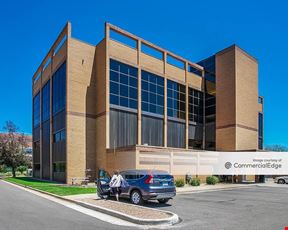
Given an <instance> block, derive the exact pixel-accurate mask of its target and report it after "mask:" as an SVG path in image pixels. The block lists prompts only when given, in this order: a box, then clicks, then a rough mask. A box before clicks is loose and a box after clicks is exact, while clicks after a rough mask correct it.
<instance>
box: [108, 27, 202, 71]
mask: <svg viewBox="0 0 288 230" xmlns="http://www.w3.org/2000/svg"><path fill="white" fill-rule="evenodd" d="M105 28H110V29H112V30H113V31H115V32H118V33H120V34H122V35H124V36H126V37H128V38H131V39H133V40H136V41H140V42H141V43H144V44H145V45H148V46H150V47H151V48H154V49H155V50H157V51H159V52H162V53H166V54H168V55H170V56H172V57H174V58H176V59H178V60H179V61H182V62H184V63H187V64H189V65H191V66H193V67H195V68H197V69H199V70H204V68H203V67H202V66H200V65H198V64H197V63H195V62H192V61H190V60H188V59H186V58H183V57H181V56H179V55H177V54H175V53H173V52H171V51H169V50H167V49H164V48H161V47H160V46H158V45H155V44H153V43H151V42H149V41H147V40H145V39H143V38H141V37H139V36H136V35H134V34H132V33H130V32H128V31H126V30H124V29H122V28H120V27H118V26H115V25H113V24H111V23H109V22H106V23H105Z"/></svg>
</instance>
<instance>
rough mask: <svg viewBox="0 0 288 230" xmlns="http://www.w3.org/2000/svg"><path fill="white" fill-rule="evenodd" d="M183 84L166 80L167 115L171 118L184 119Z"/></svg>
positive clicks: (184, 98) (184, 97) (184, 100)
mask: <svg viewBox="0 0 288 230" xmlns="http://www.w3.org/2000/svg"><path fill="white" fill-rule="evenodd" d="M185 92H186V90H185V86H184V85H181V84H179V83H177V82H174V81H171V80H167V115H168V117H172V118H179V119H183V120H185V118H186V117H185V115H186V96H185V95H186V93H185Z"/></svg>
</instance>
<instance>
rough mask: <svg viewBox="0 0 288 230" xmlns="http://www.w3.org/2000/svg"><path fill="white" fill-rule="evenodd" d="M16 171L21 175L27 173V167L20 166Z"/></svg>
mask: <svg viewBox="0 0 288 230" xmlns="http://www.w3.org/2000/svg"><path fill="white" fill-rule="evenodd" d="M17 171H18V172H20V173H21V174H22V175H23V173H24V172H26V171H27V166H25V165H21V166H19V167H18V168H17Z"/></svg>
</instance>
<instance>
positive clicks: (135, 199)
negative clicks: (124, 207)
mask: <svg viewBox="0 0 288 230" xmlns="http://www.w3.org/2000/svg"><path fill="white" fill-rule="evenodd" d="M130 201H131V203H132V204H136V205H140V204H143V199H142V195H141V193H140V191H138V190H134V191H132V192H131V194H130Z"/></svg>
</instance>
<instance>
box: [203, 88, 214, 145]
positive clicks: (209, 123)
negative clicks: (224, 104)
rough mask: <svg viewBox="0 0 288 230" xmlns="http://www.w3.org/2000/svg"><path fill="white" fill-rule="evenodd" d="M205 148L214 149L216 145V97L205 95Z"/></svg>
mask: <svg viewBox="0 0 288 230" xmlns="http://www.w3.org/2000/svg"><path fill="white" fill-rule="evenodd" d="M205 120H206V124H205V140H206V141H205V149H207V150H215V147H216V97H215V95H212V94H208V93H206V95H205Z"/></svg>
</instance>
